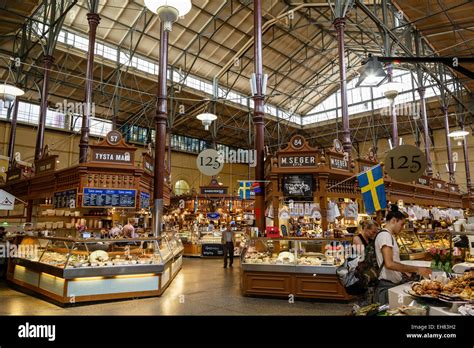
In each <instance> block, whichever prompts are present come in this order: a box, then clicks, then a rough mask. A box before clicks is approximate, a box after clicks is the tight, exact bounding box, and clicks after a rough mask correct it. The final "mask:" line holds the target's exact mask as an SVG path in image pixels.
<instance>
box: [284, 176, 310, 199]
mask: <svg viewBox="0 0 474 348" xmlns="http://www.w3.org/2000/svg"><path fill="white" fill-rule="evenodd" d="M283 193H284V195H285V196H296V197H311V196H312V194H313V176H312V175H311V174H305V175H285V176H284V177H283Z"/></svg>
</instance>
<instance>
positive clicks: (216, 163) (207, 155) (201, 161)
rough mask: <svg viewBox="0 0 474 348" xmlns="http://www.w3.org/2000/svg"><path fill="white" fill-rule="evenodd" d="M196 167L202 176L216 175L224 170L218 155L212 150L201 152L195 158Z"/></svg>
mask: <svg viewBox="0 0 474 348" xmlns="http://www.w3.org/2000/svg"><path fill="white" fill-rule="evenodd" d="M196 165H197V167H198V169H199V171H200V172H201V173H202V174H204V175H208V176H213V175H217V174H219V173H220V171H221V170H222V168H224V163H223V162H222V161H221V160H220V157H219V153H218V152H217V151H216V150H214V149H207V150H204V151H201V153H200V154H199V155H198V156H197V158H196Z"/></svg>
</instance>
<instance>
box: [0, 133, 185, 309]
mask: <svg viewBox="0 0 474 348" xmlns="http://www.w3.org/2000/svg"><path fill="white" fill-rule="evenodd" d="M135 151H136V148H135V147H134V146H130V145H127V144H126V143H125V142H124V140H123V139H122V137H121V134H120V133H119V132H116V131H112V132H110V133H109V134H107V136H106V138H105V139H104V140H103V141H101V142H99V143H98V144H96V145H91V146H90V153H89V161H88V162H86V163H82V164H80V165H77V166H74V167H70V168H66V169H63V170H56V167H55V166H56V156H54V155H50V154H49V153H48V151H47V149H45V151H44V154H43V157H42V158H41V159H39V160H37V161H35V165H34V171H33V173H34V174H31V175H19V176H12V175H10V176H9V177H8V178H9V179H8V180H7V182H6V184H5V185H4V186H3V187H2V188H3V189H5V190H6V191H8V192H15V194H16V195H17V196H19V197H21V198H22V200H25V201H27V202H28V204H27V205H26V208H25V207H24V206H20V207H19V209H16V210H15V209H14V210H12V212H13V214H9V213H5V212H3V213H1V214H2V216H1V219H2V220H3V221H4V225H5V226H7V227H9V228H8V232H9V236H10V241H11V243H12V244H14V245H17V246H18V247H20V248H21V247H25V246H28V247H30V248H33V250H34V253H31V254H27V255H26V257H14V258H10V259H9V267H8V275H7V279H8V281H9V282H11V283H12V284H14V285H15V286H16V287H19V288H20V289H23V290H26V291H32V292H34V293H37V294H39V295H41V296H45V297H46V298H48V299H50V300H52V301H55V302H57V303H61V304H67V303H72V302H88V301H96V300H107V299H119V298H130V297H140V296H156V295H160V294H161V293H162V292H163V291H164V290H165V289H166V287H167V286H168V285H169V283H170V281H171V280H172V279H173V277H174V276H175V275H176V274H177V272H178V271H179V270H180V268H181V260H182V253H183V246H182V244H181V241H180V240H179V239H176V238H175V237H174V236H172V235H170V236H167V235H162V236H160V237H153V238H151V237H150V235H151V230H150V225H151V224H150V221H149V219H150V215H149V214H148V211H149V207H150V201H151V200H152V198H153V197H152V177H153V168H152V167H150V163H151V162H152V161H151V157H150V154H145V155H144V156H143V158H142V161H141V162H142V164H141V166H137V165H136V164H135ZM18 169H21V170H23V169H22V168H18ZM18 169H15V170H14V172H15V171H18ZM10 174H11V173H10ZM166 187H167V188H168V190H167V191H166V192H165V198H166V197H167V199H165V204H169V191H170V190H169V186H168V185H166ZM166 200H167V202H166ZM25 221H26V224H25V223H24V222H25ZM5 223H6V224H5Z"/></svg>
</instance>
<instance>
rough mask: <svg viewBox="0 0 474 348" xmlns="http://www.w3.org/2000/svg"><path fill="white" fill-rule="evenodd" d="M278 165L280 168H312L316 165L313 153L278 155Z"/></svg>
mask: <svg viewBox="0 0 474 348" xmlns="http://www.w3.org/2000/svg"><path fill="white" fill-rule="evenodd" d="M278 166H279V167H281V168H314V167H317V161H316V154H314V155H280V156H279V157H278Z"/></svg>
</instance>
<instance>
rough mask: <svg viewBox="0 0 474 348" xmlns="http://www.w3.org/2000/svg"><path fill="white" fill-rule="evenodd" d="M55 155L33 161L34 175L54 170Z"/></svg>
mask: <svg viewBox="0 0 474 348" xmlns="http://www.w3.org/2000/svg"><path fill="white" fill-rule="evenodd" d="M57 158H58V156H57V155H51V156H47V157H44V158H42V159H40V160H37V161H35V173H36V174H41V173H47V172H52V171H54V170H55V169H56V160H57Z"/></svg>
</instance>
